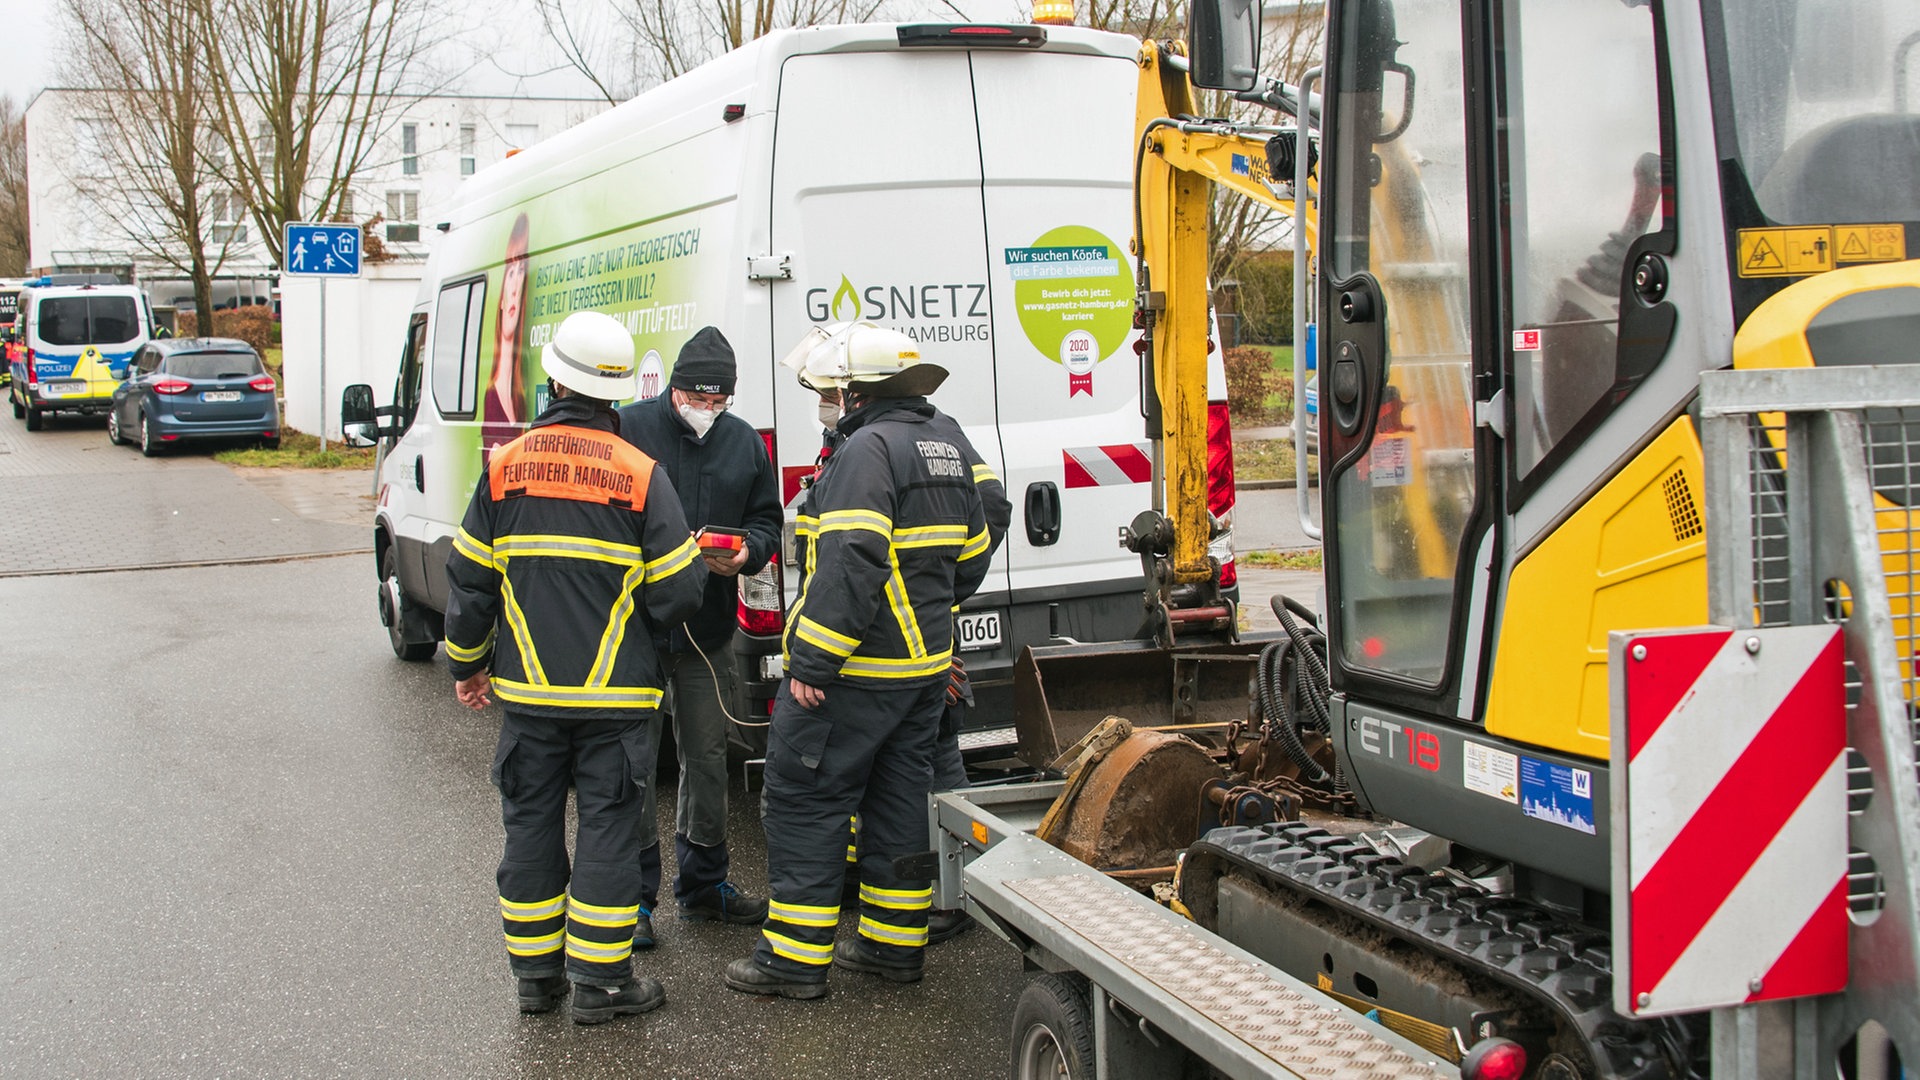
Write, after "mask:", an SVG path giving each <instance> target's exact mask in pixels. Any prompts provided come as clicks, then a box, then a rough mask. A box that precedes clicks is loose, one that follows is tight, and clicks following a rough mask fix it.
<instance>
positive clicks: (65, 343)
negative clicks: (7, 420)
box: [7, 275, 153, 431]
mask: <svg viewBox="0 0 1920 1080" xmlns="http://www.w3.org/2000/svg"><path fill="white" fill-rule="evenodd" d="M17 304H18V313H17V315H16V316H15V320H14V329H15V336H16V337H17V339H18V340H17V342H16V343H15V349H14V354H13V355H14V357H15V361H14V363H13V364H12V365H10V366H12V367H13V369H14V370H13V376H14V378H13V382H12V385H10V386H9V387H8V388H7V396H8V398H9V399H10V400H11V402H12V404H13V415H14V418H15V419H21V420H25V421H26V422H27V430H28V431H39V430H40V429H41V428H42V427H43V426H44V425H45V423H46V416H47V414H49V413H55V412H75V413H104V412H106V411H107V410H108V409H109V408H111V407H112V405H113V391H114V389H115V388H116V387H118V386H119V385H120V379H121V377H123V376H124V375H125V374H126V370H127V364H128V362H129V361H131V360H132V359H133V354H134V351H135V350H136V349H138V348H139V347H140V346H142V345H144V344H146V342H147V340H148V339H149V338H151V337H152V336H153V311H152V309H151V308H149V307H148V305H147V296H146V294H145V293H144V292H142V291H141V290H140V289H139V288H137V287H135V286H132V285H121V284H117V283H116V280H115V279H114V278H112V277H110V276H107V275H75V276H73V277H41V278H35V279H33V280H31V281H28V282H27V283H26V285H25V286H24V287H23V288H21V290H20V295H19V298H18V300H17Z"/></svg>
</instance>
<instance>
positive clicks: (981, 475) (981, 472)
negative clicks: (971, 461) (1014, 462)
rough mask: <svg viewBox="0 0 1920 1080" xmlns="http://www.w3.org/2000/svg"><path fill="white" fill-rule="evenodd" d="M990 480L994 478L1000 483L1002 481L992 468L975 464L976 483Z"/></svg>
mask: <svg viewBox="0 0 1920 1080" xmlns="http://www.w3.org/2000/svg"><path fill="white" fill-rule="evenodd" d="M989 480H992V481H994V482H995V483H998V482H999V481H1000V477H999V476H997V475H996V474H995V473H994V471H993V470H992V469H991V468H988V467H987V466H985V465H975V466H974V467H973V482H974V483H976V484H984V483H986V482H987V481H989Z"/></svg>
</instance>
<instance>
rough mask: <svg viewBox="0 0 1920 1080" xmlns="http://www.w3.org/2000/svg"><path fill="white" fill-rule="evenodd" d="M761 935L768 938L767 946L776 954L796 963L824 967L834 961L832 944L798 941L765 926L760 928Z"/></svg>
mask: <svg viewBox="0 0 1920 1080" xmlns="http://www.w3.org/2000/svg"><path fill="white" fill-rule="evenodd" d="M760 936H761V937H764V938H766V939H767V947H768V948H770V949H772V950H773V955H775V956H784V957H786V958H787V959H788V960H792V961H795V962H796V963H801V964H814V965H818V966H822V967H824V966H825V965H827V964H831V963H833V946H832V945H831V944H827V945H811V944H808V943H807V942H804V941H797V940H795V939H793V938H790V937H788V936H787V935H785V934H776V933H774V932H773V931H771V930H768V929H765V928H764V927H763V928H762V929H761V930H760Z"/></svg>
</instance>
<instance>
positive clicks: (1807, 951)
mask: <svg viewBox="0 0 1920 1080" xmlns="http://www.w3.org/2000/svg"><path fill="white" fill-rule="evenodd" d="M1621 662H1622V663H1623V664H1624V665H1625V671H1624V677H1623V679H1622V680H1621V682H1620V683H1618V684H1617V685H1621V686H1622V687H1623V689H1624V691H1625V695H1626V697H1625V714H1626V723H1625V725H1624V731H1623V732H1620V733H1618V734H1616V738H1620V737H1622V736H1624V739H1625V743H1624V746H1620V747H1616V749H1615V767H1614V785H1615V788H1614V792H1615V799H1616V802H1617V803H1618V802H1621V801H1624V808H1625V817H1624V820H1625V823H1626V827H1625V828H1624V829H1621V830H1617V831H1616V833H1615V836H1614V852H1615V855H1614V857H1615V859H1616V865H1624V866H1625V867H1626V871H1627V881H1626V882H1625V885H1626V887H1627V888H1628V889H1629V895H1628V896H1627V897H1626V898H1625V900H1626V902H1625V903H1622V898H1621V897H1620V896H1618V895H1617V894H1616V896H1615V900H1614V908H1615V914H1614V918H1615V939H1616V950H1617V953H1618V952H1620V951H1624V953H1625V957H1624V959H1625V961H1626V963H1625V971H1624V972H1616V981H1615V986H1616V998H1617V1001H1616V1005H1617V1006H1618V1007H1619V1009H1620V1010H1621V1011H1622V1012H1630V1013H1634V1014H1638V1015H1643V1016H1644V1015H1664V1014H1667V1013H1675V1012H1685V1011H1692V1010H1698V1009H1708V1008H1717V1007H1724V1006H1728V1005H1736V1004H1740V1003H1743V1002H1750V1001H1763V1000H1773V999H1777V998H1787V997H1799V996H1803V995H1809V994H1822V993H1830V992H1833V991H1837V990H1840V989H1843V988H1844V987H1845V986H1846V982H1847V885H1846V874H1847V814H1846V808H1847V783H1846V714H1845V701H1846V698H1845V689H1844V686H1843V684H1842V680H1843V677H1844V676H1843V660H1842V653H1841V644H1840V633H1839V630H1838V628H1837V627H1828V626H1796V627H1784V628H1778V629H1769V630H1742V631H1737V632H1736V631H1729V630H1725V629H1722V628H1717V627H1716V628H1711V629H1706V630H1699V631H1686V632H1677V633H1650V634H1640V635H1633V636H1631V637H1630V638H1629V639H1628V641H1627V643H1626V645H1625V650H1624V652H1623V654H1622V661H1621ZM1623 753H1624V757H1625V759H1626V760H1625V762H1624V764H1625V768H1624V770H1623V769H1622V768H1621V765H1622V762H1621V761H1620V758H1621V757H1622V756H1623ZM1623 772H1624V777H1623V775H1622V773H1623ZM1623 779H1624V790H1622V780H1623ZM1623 833H1624V835H1621V834H1623ZM1623 847H1624V851H1623V850H1622V849H1623ZM1623 858H1624V863H1622V862H1621V860H1622V859H1623ZM1616 882H1618V876H1617V875H1616ZM1623 924H1624V925H1623ZM1621 943H1624V944H1625V946H1626V948H1625V949H1624V950H1619V949H1618V945H1619V944H1621Z"/></svg>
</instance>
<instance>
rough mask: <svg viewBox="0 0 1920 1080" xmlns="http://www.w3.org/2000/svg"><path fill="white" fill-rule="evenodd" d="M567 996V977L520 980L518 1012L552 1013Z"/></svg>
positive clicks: (552, 976) (553, 976) (556, 976)
mask: <svg viewBox="0 0 1920 1080" xmlns="http://www.w3.org/2000/svg"><path fill="white" fill-rule="evenodd" d="M566 996H567V977H566V976H565V975H548V976H546V977H544V978H539V979H521V980H520V1011H521V1012H523V1013H544V1012H552V1011H553V1007H554V1006H556V1005H558V1004H560V999H561V998H563V997H566Z"/></svg>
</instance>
